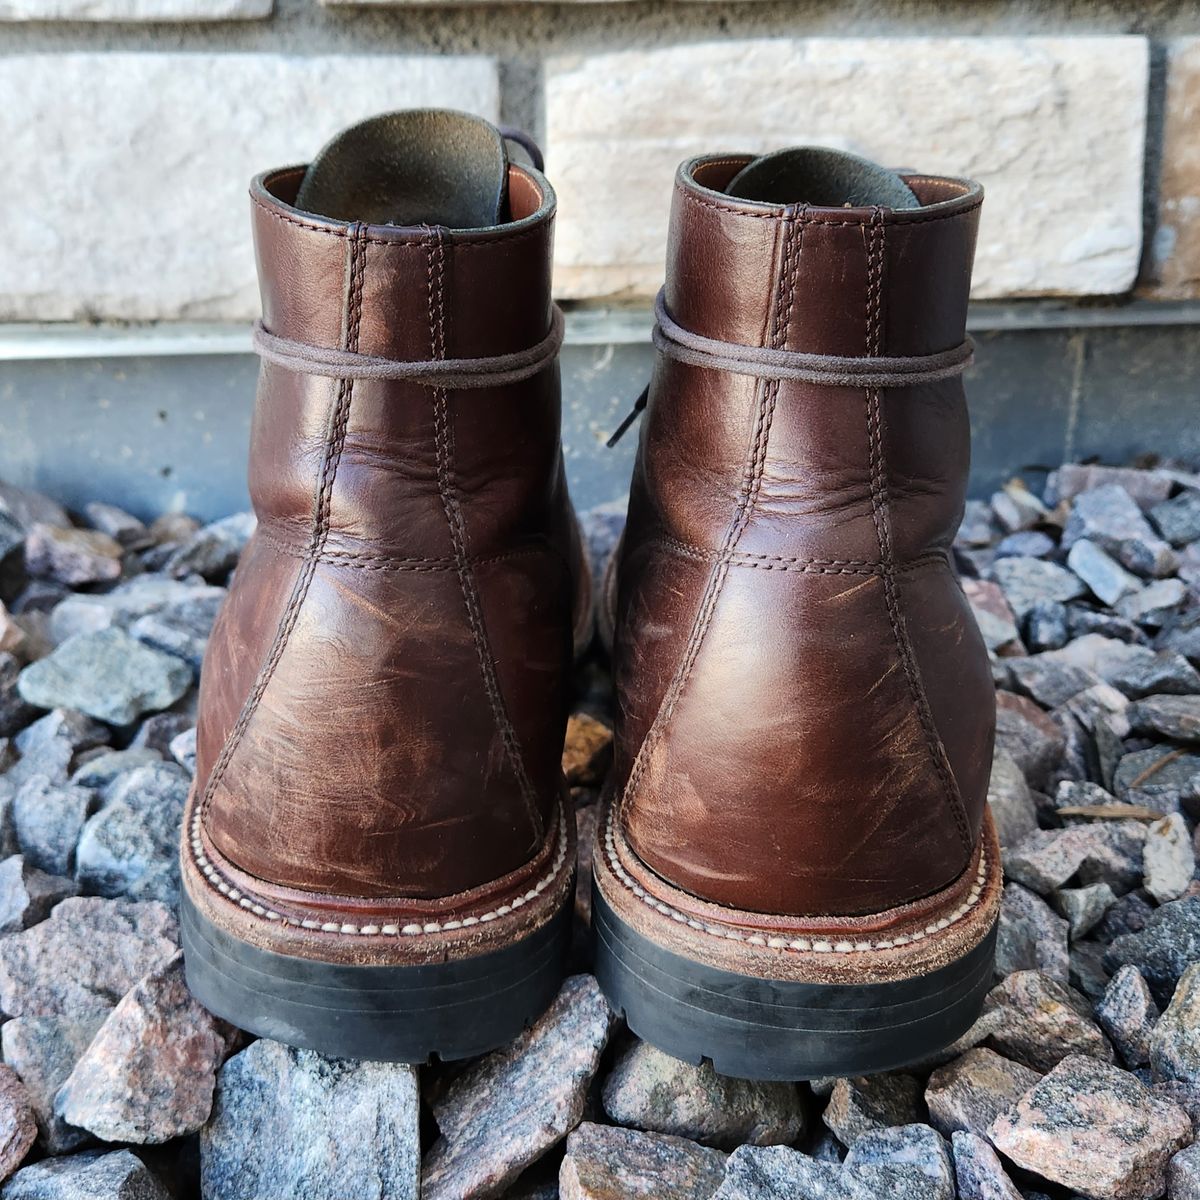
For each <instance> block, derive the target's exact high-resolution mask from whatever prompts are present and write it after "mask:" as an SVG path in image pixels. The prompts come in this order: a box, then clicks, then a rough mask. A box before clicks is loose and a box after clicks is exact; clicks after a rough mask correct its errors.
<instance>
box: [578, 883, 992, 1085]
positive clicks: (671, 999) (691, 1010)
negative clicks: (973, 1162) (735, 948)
mask: <svg viewBox="0 0 1200 1200" xmlns="http://www.w3.org/2000/svg"><path fill="white" fill-rule="evenodd" d="M592 919H593V930H594V934H593V936H594V939H595V954H596V977H597V979H598V980H599V981H600V986H601V988H602V989H603V990H604V994H605V995H606V996H607V997H608V1000H609V1003H610V1004H611V1005H612V1006H613V1008H614V1009H616V1010H617V1011H619V1012H621V1013H623V1014H624V1016H625V1020H626V1021H627V1022H628V1024H629V1028H630V1029H632V1030H633V1032H634V1033H636V1034H637V1035H638V1036H639V1037H641V1038H643V1039H644V1040H645V1041H648V1042H650V1043H652V1044H653V1045H655V1046H657V1047H658V1048H659V1049H660V1050H665V1051H666V1052H667V1053H668V1054H670V1055H673V1056H674V1057H675V1058H680V1059H683V1060H684V1061H686V1062H692V1063H698V1062H700V1060H701V1059H704V1058H707V1059H709V1060H710V1061H711V1062H712V1064H713V1066H714V1067H715V1068H716V1070H717V1071H718V1072H719V1073H720V1074H722V1075H731V1076H735V1077H737V1078H742V1079H787V1080H800V1079H814V1078H817V1077H819V1076H825V1075H837V1076H845V1075H869V1074H872V1073H874V1072H877V1071H889V1070H892V1069H894V1068H897V1067H903V1066H905V1065H906V1064H908V1063H912V1062H917V1061H919V1060H921V1059H924V1058H928V1057H929V1056H930V1055H932V1054H933V1053H935V1052H936V1051H937V1050H939V1049H941V1048H942V1047H943V1046H946V1045H948V1044H949V1043H951V1042H953V1041H954V1040H955V1039H957V1038H958V1037H960V1036H961V1035H962V1034H964V1033H966V1031H967V1030H968V1029H969V1028H970V1027H971V1025H972V1024H973V1023H974V1021H975V1019H976V1017H978V1015H979V1011H980V1008H981V1007H982V1005H983V998H984V996H985V995H986V994H987V992H988V990H989V988H990V987H991V985H992V971H993V961H994V959H995V946H996V931H995V927H994V926H993V928H992V929H991V931H990V932H989V933H988V934H987V936H986V937H985V938H984V940H983V941H982V942H980V943H979V945H977V946H976V947H975V948H974V949H973V950H971V951H970V952H969V953H967V954H966V955H964V956H963V957H962V958H960V959H958V960H957V961H956V962H952V963H949V964H948V965H947V966H945V967H942V968H941V969H940V970H937V971H934V972H933V973H932V974H929V975H922V976H918V977H916V978H914V979H906V980H902V981H899V982H893V983H873V984H872V983H867V984H821V983H796V982H792V981H790V980H776V979H754V978H750V977H748V976H745V975H739V974H736V973H735V972H733V971H726V970H722V969H720V968H718V967H713V966H710V965H708V964H706V963H702V962H699V961H698V960H695V959H690V958H685V957H683V956H682V955H680V954H675V953H673V952H672V951H670V950H665V949H663V948H662V947H661V946H658V945H656V944H655V943H654V942H651V941H649V940H648V939H647V938H644V937H642V936H641V934H639V933H637V932H636V931H635V930H633V929H632V928H630V926H628V925H626V924H625V923H624V922H623V921H622V920H621V919H620V917H618V916H617V915H616V913H615V912H614V911H613V910H612V908H611V907H610V906H609V905H608V903H607V902H606V901H605V899H604V896H603V894H601V893H600V891H599V889H598V888H597V890H596V895H595V897H594V900H593V918H592Z"/></svg>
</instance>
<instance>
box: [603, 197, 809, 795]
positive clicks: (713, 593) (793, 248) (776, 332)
mask: <svg viewBox="0 0 1200 1200" xmlns="http://www.w3.org/2000/svg"><path fill="white" fill-rule="evenodd" d="M807 214H808V208H807V205H806V206H804V207H803V208H801V209H800V210H799V212H797V211H796V210H794V209H790V208H789V209H788V211H787V214H786V215H785V217H784V219H783V223H784V231H783V246H782V254H781V257H780V264H779V271H778V273H777V276H776V288H777V289H778V290H777V291H776V295H775V307H774V314H773V320H772V328H771V347H772V349H778V348H779V346H780V345H781V344H782V343H783V342H784V341H786V338H787V328H788V322H790V320H791V312H792V304H793V297H794V292H795V281H796V274H797V271H798V268H799V262H800V247H801V246H802V245H803V240H804V224H805V221H806V220H807ZM778 396H779V380H778V379H769V380H767V381H766V382H765V383H763V384H762V385H761V392H760V394H759V399H758V406H757V411H756V413H755V420H754V436H753V438H752V439H751V443H750V448H749V454H748V456H747V461H746V467H745V470H744V471H743V475H742V484H741V487H740V489H739V495H738V501H737V508H736V510H735V513H734V517H733V520H732V521H731V522H730V524H729V527H728V529H727V530H726V531H725V537H724V539H723V541H722V544H721V549H720V551H719V553H718V556H717V561H716V562H715V563H714V564H713V567H712V570H711V572H710V574H709V578H708V582H707V585H706V586H705V590H704V595H703V597H702V598H701V602H700V610H699V612H698V613H697V614H696V618H695V620H694V621H693V623H692V630H691V634H690V635H689V637H688V641H687V644H686V645H685V647H684V651H683V657H682V658H681V660H680V663H679V666H678V668H677V669H676V672H675V676H674V678H673V679H672V681H671V684H670V687H669V688H668V690H667V694H666V696H665V697H664V699H663V702H662V704H661V705H660V706H659V710H658V712H657V714H656V715H655V718H654V722H653V724H652V725H651V727H650V730H649V732H648V733H647V734H646V737H645V738H644V739H643V741H642V744H641V746H639V747H638V752H637V756H636V758H635V759H634V763H633V766H632V768H631V769H630V772H629V779H628V781H627V783H626V784H625V787H624V789H623V792H622V797H621V802H622V804H624V803H626V802H627V801H629V800H632V798H633V797H634V795H635V794H636V792H637V789H638V787H639V786H640V784H641V781H642V778H643V777H644V776H645V774H646V770H647V769H648V765H649V759H650V754H651V752H652V751H653V749H654V747H655V746H656V745H657V744H658V742H659V741H660V740H661V739H662V736H663V733H664V732H665V730H666V726H667V723H668V722H669V721H670V719H671V717H672V716H673V715H674V712H675V708H676V706H677V705H678V703H679V700H680V697H681V696H682V695H683V690H684V688H685V687H686V686H687V682H688V680H689V679H690V678H691V674H692V670H693V668H694V667H695V664H696V659H697V658H698V657H699V654H700V647H701V645H702V643H703V641H704V638H705V635H706V634H707V633H708V629H709V626H710V625H711V624H712V619H713V616H714V614H715V613H716V608H717V601H718V600H719V599H720V595H721V592H722V590H723V589H724V586H725V580H726V578H727V577H728V575H729V566H730V561H731V559H732V557H733V553H734V551H735V550H736V549H737V545H738V542H739V541H740V540H741V537H742V534H743V533H744V532H745V530H746V526H747V525H748V524H749V523H750V517H751V515H752V514H753V511H754V506H755V504H756V503H757V501H758V496H759V492H760V490H761V486H762V476H763V470H764V467H765V465H766V459H767V444H768V441H769V438H770V433H771V424H772V421H773V419H774V416H775V404H776V401H777V399H778Z"/></svg>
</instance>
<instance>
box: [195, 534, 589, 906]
mask: <svg viewBox="0 0 1200 1200" xmlns="http://www.w3.org/2000/svg"><path fill="white" fill-rule="evenodd" d="M547 557H548V556H546V555H533V556H514V557H513V558H512V559H511V560H505V561H503V562H498V563H495V564H492V565H490V566H487V567H484V568H482V569H483V570H484V571H485V572H486V573H487V578H486V580H485V585H484V587H483V588H482V593H483V595H484V596H485V597H486V600H485V602H484V608H486V610H487V614H488V615H487V617H485V619H486V620H490V621H494V623H495V626H496V627H495V628H493V633H494V634H498V635H499V636H500V640H501V649H500V652H499V655H498V657H500V658H501V659H502V660H503V662H504V665H503V667H501V668H499V669H498V677H497V678H498V683H499V686H500V687H502V688H504V689H505V697H504V698H505V700H506V701H508V703H509V706H510V711H512V712H513V713H514V722H515V724H514V728H513V730H512V731H511V732H512V735H513V736H515V737H516V738H517V739H518V749H519V750H520V751H521V753H522V758H523V761H524V762H525V763H526V764H527V767H528V777H527V780H522V779H520V778H519V777H518V776H517V775H516V773H515V772H514V771H513V770H512V769H511V767H510V765H509V764H510V762H511V755H510V747H509V746H508V745H506V743H505V731H504V730H503V729H502V728H500V727H499V726H498V725H497V724H496V722H495V721H494V719H493V711H492V700H493V697H491V696H490V695H489V694H488V689H487V688H486V686H485V683H484V681H483V678H482V676H481V671H480V665H479V661H478V655H479V647H478V645H477V641H476V637H475V630H474V629H473V628H472V624H471V621H470V620H469V618H468V614H467V612H466V609H465V606H464V604H463V598H462V594H461V590H460V586H459V581H458V577H457V573H456V572H455V571H454V570H453V568H452V566H451V565H447V566H445V567H444V568H442V569H436V570H435V569H429V564H392V565H393V567H394V568H395V569H388V570H383V569H378V568H379V567H380V564H378V563H376V562H374V561H371V560H370V558H364V559H361V560H358V561H355V560H351V559H348V558H346V557H339V559H338V560H337V561H336V562H321V563H319V564H318V565H317V566H316V568H315V570H314V573H313V578H312V581H311V583H310V584H309V587H308V592H307V596H306V598H305V601H304V604H303V608H302V611H301V612H300V614H299V617H298V619H297V620H296V623H295V628H294V630H293V631H292V634H291V637H290V639H289V641H288V644H287V646H286V648H285V649H284V650H283V652H282V653H281V655H280V656H279V659H278V662H277V664H276V666H275V668H274V671H273V672H272V674H271V677H270V681H269V683H268V684H267V686H266V688H265V689H264V691H263V694H262V695H261V697H260V698H259V699H258V702H257V705H256V706H255V708H254V711H253V712H252V714H251V715H250V716H249V719H248V720H247V721H246V722H245V725H244V729H243V730H242V732H241V736H240V738H239V740H238V743H237V745H236V746H235V747H234V748H233V750H232V753H229V752H228V751H226V752H225V757H226V759H227V761H226V762H225V764H224V769H223V772H222V774H221V776H220V779H219V781H218V784H217V786H215V787H212V788H210V791H211V795H210V796H209V797H208V799H209V803H208V806H207V814H206V821H207V827H208V832H209V835H210V837H211V838H212V839H213V842H214V844H215V845H216V846H217V848H218V849H219V850H220V852H221V853H222V854H224V855H225V856H226V857H227V858H228V859H229V860H230V861H231V862H233V863H235V864H236V865H237V866H238V867H239V868H241V869H242V870H244V871H246V872H247V873H249V874H250V875H253V876H256V877H259V878H262V879H265V880H268V881H269V882H271V883H273V884H278V885H280V886H287V887H294V888H298V889H304V890H311V891H318V892H326V893H332V894H337V895H347V896H364V897H366V896H388V895H409V896H414V897H436V896H439V895H448V894H457V893H459V892H466V891H469V890H471V889H472V888H474V887H476V886H479V885H480V884H482V883H483V882H486V881H487V880H489V879H492V878H495V876H496V874H497V873H498V872H499V873H504V872H506V871H510V870H516V869H518V868H520V867H521V866H522V865H523V864H524V863H525V862H527V861H528V860H529V859H530V858H531V857H532V855H533V854H534V853H535V852H536V850H537V848H538V847H539V846H540V845H541V843H542V841H543V838H544V834H545V830H546V828H547V826H548V821H549V817H550V815H551V813H552V810H553V806H554V804H555V802H556V801H557V799H558V797H559V794H560V787H561V772H560V771H559V766H558V761H559V755H560V753H561V734H562V731H561V728H559V727H558V724H557V722H555V721H553V720H550V719H548V717H547V712H548V711H553V710H554V709H555V708H558V707H561V708H562V710H563V717H562V720H563V723H564V724H565V700H563V699H562V697H563V696H565V680H564V679H563V678H562V676H564V675H565V668H564V666H563V661H564V656H563V655H562V654H561V653H557V652H555V651H554V650H553V649H551V648H547V649H546V651H545V654H544V656H543V657H542V658H537V659H536V660H533V659H531V658H530V657H529V656H527V655H525V654H524V651H523V648H522V643H523V642H524V641H526V640H527V633H528V631H527V630H526V629H525V628H524V624H523V622H525V621H528V620H536V619H537V611H536V607H535V609H534V611H533V612H532V613H530V612H528V610H527V609H526V608H525V607H524V606H523V605H521V604H520V603H518V602H517V601H516V600H515V599H514V597H520V596H524V595H526V594H528V593H530V592H533V591H537V590H538V589H539V588H540V587H541V584H542V580H543V578H544V577H545V576H546V574H547V573H551V574H555V575H556V576H557V574H558V573H559V572H560V568H557V567H555V566H553V565H552V564H549V563H546V562H545V560H546V559H547ZM543 564H545V565H543ZM548 603H551V604H552V605H553V606H554V607H555V608H557V607H558V606H559V604H558V599H557V596H555V597H554V598H553V599H552V600H551V601H550V602H548ZM493 612H494V613H495V614H497V615H495V616H494V617H493V616H492V613H493ZM506 613H507V614H511V615H512V616H513V617H516V618H517V619H516V620H509V621H507V622H506V621H505V616H504V614H506ZM233 615H234V616H237V614H233ZM567 620H568V624H567V627H566V629H565V630H564V632H563V640H564V641H566V643H567V644H568V645H569V637H570V633H569V617H568V618H567ZM431 622H432V624H431ZM500 626H502V628H500ZM231 644H232V643H231ZM216 655H217V658H216V661H217V662H218V663H219V662H221V661H222V659H223V657H224V653H223V651H222V650H221V648H220V647H218V648H217V650H216ZM567 661H569V659H568V660H567ZM318 716H319V719H315V718H317V717H318ZM539 716H540V720H539ZM555 739H557V744H555ZM218 765H220V760H219V759H218ZM210 782H211V777H210ZM527 782H528V783H530V784H531V785H532V786H533V788H534V789H535V790H534V793H533V797H532V799H533V804H534V806H535V807H534V809H533V812H532V813H531V807H530V794H529V792H528V790H527V788H526V783H527Z"/></svg>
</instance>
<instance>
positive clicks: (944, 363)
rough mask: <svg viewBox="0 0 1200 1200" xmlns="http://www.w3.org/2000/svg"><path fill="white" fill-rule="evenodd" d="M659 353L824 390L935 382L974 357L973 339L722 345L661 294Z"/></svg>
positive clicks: (629, 420)
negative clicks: (877, 351) (810, 350)
mask: <svg viewBox="0 0 1200 1200" xmlns="http://www.w3.org/2000/svg"><path fill="white" fill-rule="evenodd" d="M654 318H655V320H654V331H653V333H652V334H651V339H652V340H653V342H654V346H655V349H657V350H658V351H659V353H660V354H662V355H663V356H664V357H666V358H674V359H676V360H678V361H679V362H683V363H688V364H689V365H691V366H694V367H703V368H705V369H706V370H710V371H730V372H732V373H734V374H735V375H753V376H755V377H756V378H758V379H794V380H797V381H798V382H800V383H816V384H822V385H824V386H825V387H852V388H870V389H874V388H897V387H911V386H913V385H914V384H918V383H936V382H937V381H938V380H939V379H950V378H951V377H953V376H955V375H961V374H962V372H963V371H965V370H966V369H967V368H968V367H969V366H970V365H971V363H972V362H973V361H974V359H975V345H974V343H973V342H972V341H971V339H970V338H967V339H965V340H964V341H962V342H960V343H959V344H958V345H957V346H954V347H952V348H951V349H949V350H939V351H937V352H936V353H934V354H913V355H905V356H897V357H883V356H877V355H863V356H855V357H848V356H843V355H838V354H806V353H804V352H802V351H799V350H775V349H771V348H770V347H767V346H747V345H744V344H743V343H741V342H723V341H720V340H718V339H717V338H710V337H704V336H703V335H701V334H699V333H693V332H692V331H691V330H690V329H684V327H683V326H682V325H680V324H679V323H678V322H677V321H676V320H675V318H674V317H672V316H671V314H670V313H669V312H668V311H667V302H666V298H665V296H664V294H663V292H662V291H659V293H658V295H657V296H655V298H654ZM649 390H650V389H649V387H647V388H646V389H645V390H643V392H642V394H641V395H640V396H638V398H637V400H635V401H634V404H633V410H632V411H631V412H630V413H629V415H628V416H627V417H626V418H625V419H624V420H623V421H622V422H621V424H620V425H619V426H618V427H617V429H616V431H615V432H614V433H613V435H612V437H610V438H609V439H608V446H609V447H610V448H611V447H613V446H615V445H616V444H617V442H619V441H620V440H621V437H622V435H623V434H624V433H625V431H626V430H627V429H628V428H629V427H630V425H632V424H633V423H634V421H636V420H637V418H638V415H639V414H640V413H641V411H642V410H643V409H644V408H645V407H646V402H647V398H648V396H649Z"/></svg>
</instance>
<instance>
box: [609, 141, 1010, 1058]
mask: <svg viewBox="0 0 1200 1200" xmlns="http://www.w3.org/2000/svg"><path fill="white" fill-rule="evenodd" d="M981 199H982V192H981V189H980V188H979V187H978V186H977V185H976V184H973V183H970V182H967V181H963V180H958V179H940V178H933V177H929V176H924V175H905V176H903V177H901V176H899V175H897V174H895V173H893V172H890V171H885V170H883V169H882V168H880V167H877V166H875V165H874V164H872V163H868V162H865V161H864V160H861V159H858V158H855V157H854V156H851V155H843V154H838V153H835V152H832V151H821V150H789V151H783V152H781V153H779V154H773V155H767V156H765V157H762V158H759V159H752V158H751V157H750V156H747V155H741V156H730V155H722V156H719V157H707V158H700V159H695V160H693V161H691V162H688V163H686V164H684V166H683V167H682V168H681V169H680V171H679V174H678V177H677V180H676V186H675V196H674V209H673V214H672V223H671V238H670V248H669V250H668V261H667V281H666V287H665V289H664V292H663V294H662V296H661V298H660V302H659V313H658V315H659V325H658V328H657V329H656V333H655V341H656V344H657V346H658V347H659V349H660V351H661V355H660V359H659V362H658V367H657V369H656V372H655V376H654V380H653V383H652V384H651V386H650V389H649V404H648V407H647V409H646V417H645V421H644V425H643V428H642V431H641V445H640V448H639V452H638V459H637V467H636V471H635V476H634V481H633V489H632V493H631V500H630V510H629V523H628V526H627V528H626V532H625V538H624V543H623V548H622V550H621V552H620V555H619V560H618V570H617V580H616V584H615V586H614V587H610V588H608V589H607V594H608V598H609V600H610V602H611V603H612V604H613V612H612V614H611V616H612V618H613V620H614V625H615V629H616V641H615V649H614V671H615V676H616V686H617V696H618V709H619V712H618V721H619V723H618V732H617V748H616V756H617V761H616V766H615V769H614V775H615V788H614V792H613V798H612V803H611V806H610V810H609V812H608V815H607V817H606V819H605V822H604V824H603V825H602V828H601V833H600V835H599V837H600V841H599V844H598V846H597V852H596V857H595V864H596V865H595V878H596V893H595V895H596V900H595V913H596V920H595V923H596V932H597V947H598V948H597V953H598V963H597V974H598V975H599V977H600V980H601V983H602V985H603V986H604V988H605V990H606V992H607V993H608V996H609V998H610V1000H611V1001H612V1002H613V1004H614V1005H615V1007H617V1008H618V1009H621V1010H623V1011H624V1012H625V1014H626V1016H627V1018H628V1021H629V1024H630V1026H631V1027H632V1028H633V1029H634V1030H635V1031H636V1032H637V1033H639V1034H640V1035H641V1036H642V1037H644V1038H646V1039H648V1040H649V1041H651V1042H653V1043H655V1044H656V1045H658V1046H660V1047H662V1048H663V1049H665V1050H667V1051H669V1052H670V1053H671V1054H674V1055H676V1056H678V1057H681V1058H685V1059H688V1060H690V1061H693V1062H694V1061H697V1060H698V1059H699V1058H700V1057H702V1056H703V1057H706V1058H709V1059H711V1060H712V1061H713V1064H714V1065H715V1067H716V1069H717V1070H718V1071H721V1072H724V1073H726V1074H730V1075H739V1076H748V1077H756V1078H783V1079H798V1078H805V1077H811V1076H816V1075H854V1074H859V1073H863V1072H869V1071H876V1070H883V1069H886V1068H890V1067H894V1066H897V1065H900V1064H903V1063H906V1062H910V1061H914V1060H916V1059H919V1058H922V1057H924V1056H926V1055H928V1054H929V1053H930V1052H931V1051H933V1050H934V1049H936V1048H937V1047H939V1046H941V1045H943V1044H945V1043H947V1042H949V1041H951V1040H952V1039H953V1038H955V1037H956V1036H958V1035H959V1034H960V1033H962V1032H963V1031H964V1030H965V1029H966V1028H967V1027H968V1026H969V1025H970V1024H971V1022H972V1021H973V1019H974V1018H975V1016H976V1014H977V1012H978V1010H979V1007H980V1004H981V1002H982V998H983V995H984V992H985V991H986V989H987V988H988V986H989V984H990V982H991V977H992V955H993V942H994V933H993V932H992V931H993V926H994V921H995V917H996V912H997V905H998V902H999V894H1000V887H1001V877H1000V861H999V854H998V848H997V844H996V839H995V834H994V832H993V829H992V825H991V822H990V819H989V818H988V817H987V816H986V815H985V807H986V805H985V797H986V789H987V780H988V773H989V766H990V763H991V757H992V736H993V724H994V700H993V691H992V680H991V676H990V672H989V668H988V659H987V654H986V651H985V649H984V646H983V643H982V641H981V639H980V637H979V634H978V631H977V629H976V627H975V623H974V621H973V619H972V616H971V612H970V609H969V608H968V605H967V603H966V601H965V599H964V597H963V594H962V591H961V589H960V587H959V584H958V582H957V580H956V578H955V575H954V572H953V569H952V567H951V562H950V547H951V542H952V539H953V537H954V532H955V529H956V528H957V525H958V521H959V518H960V515H961V510H962V505H963V497H964V490H965V485H966V479H967V466H968V455H969V431H968V424H967V410H966V405H965V401H964V397H963V389H962V383H961V372H962V370H963V368H964V367H965V365H966V364H967V362H968V359H969V355H970V350H969V344H968V343H967V342H966V340H965V318H966V309H967V292H968V287H969V283H970V276H971V261H972V255H973V251H974V243H975V233H976V225H977V221H978V216H979V208H980V203H981Z"/></svg>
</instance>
